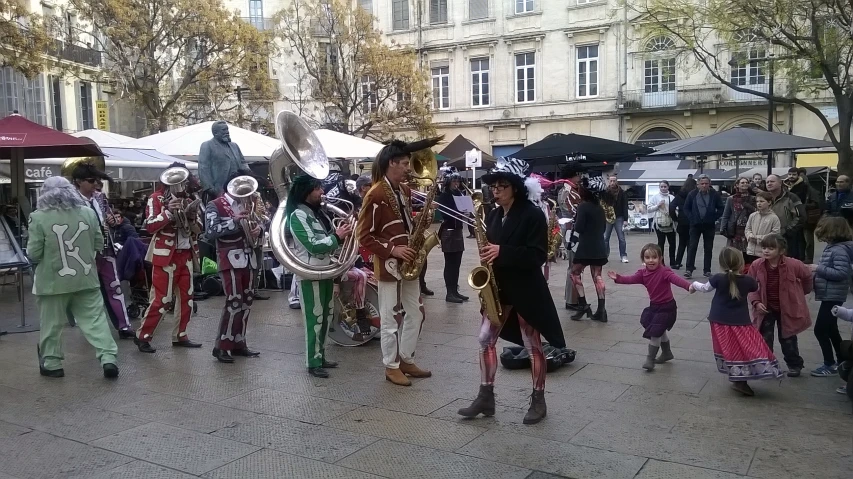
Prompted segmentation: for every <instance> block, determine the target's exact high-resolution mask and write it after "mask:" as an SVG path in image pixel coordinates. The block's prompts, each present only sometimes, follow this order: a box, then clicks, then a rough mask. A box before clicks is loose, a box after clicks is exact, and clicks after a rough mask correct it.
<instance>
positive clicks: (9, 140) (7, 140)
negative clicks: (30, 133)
mask: <svg viewBox="0 0 853 479" xmlns="http://www.w3.org/2000/svg"><path fill="white" fill-rule="evenodd" d="M26 139H27V134H26V133H3V134H0V145H21V144H23V143H24V140H26Z"/></svg>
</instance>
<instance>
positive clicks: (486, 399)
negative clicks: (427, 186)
mask: <svg viewBox="0 0 853 479" xmlns="http://www.w3.org/2000/svg"><path fill="white" fill-rule="evenodd" d="M527 169H528V165H527V163H525V162H524V161H521V160H517V159H512V160H509V161H507V162H503V163H499V165H498V167H497V168H495V169H493V170H492V171H491V172H489V173H488V174H487V175H484V176H483V182H484V183H486V184H488V185H489V188H490V189H491V190H492V192H493V193H494V197H495V203H496V204H497V208H495V209H494V210H492V212H491V213H489V215H488V216H487V217H486V221H485V232H486V239H487V242H486V243H485V244H483V245H482V246H481V247H480V261H481V263H486V264H488V265H490V266H491V269H492V272H493V274H494V279H495V282H496V285H497V286H498V287H499V291H498V299H497V301H498V302H499V306H500V311H501V313H500V316H501V318H500V321H498V322H493V321H491V320H490V318H489V311H488V309H489V308H487V307H484V313H483V317H482V319H481V322H480V336H479V341H480V378H481V380H480V392H479V394H478V396H477V399H475V400H474V402H473V403H472V404H471V406H469V407H467V408H463V409H460V410H459V414H460V415H462V416H465V417H475V416H477V415H478V414H483V415H485V416H491V415H494V413H495V396H494V382H495V373H496V371H497V352H496V350H495V344H496V343H497V340H498V335H500V337H502V338H503V339H505V340H507V341H510V342H513V343H516V344H523V345H524V347H525V348H527V350H528V352H529V354H530V362H531V371H532V375H533V394H532V401H531V405H530V409H529V410H528V411H527V414H526V415H525V416H524V424H535V423H537V422H539V421H541V420H542V419H543V418H544V417H545V415H546V412H547V411H546V407H545V372H546V368H547V365H546V359H545V353H544V351H543V348H542V340H541V337H543V336H544V338H545V339H546V340H547V341H548V342H549V343H551V345H553V346H555V347H556V348H558V349H562V348H565V346H566V340H565V338H564V337H563V330H562V329H561V328H560V321H559V318H558V317H557V309H556V308H555V307H554V300H553V299H552V298H551V293H550V291H549V290H548V284H547V283H546V281H545V276H544V275H543V273H542V265H543V264H544V263H545V261H546V258H547V249H548V232H547V219H546V217H545V215H543V214H542V210H540V209H539V208H538V207H537V206H536V205H534V204H533V202H532V201H531V199H530V198H529V197H528V193H529V192H528V186H527V185H526V184H525V178H526V176H527V175H526V173H527ZM532 181H536V180H535V179H532ZM484 306H485V305H484Z"/></svg>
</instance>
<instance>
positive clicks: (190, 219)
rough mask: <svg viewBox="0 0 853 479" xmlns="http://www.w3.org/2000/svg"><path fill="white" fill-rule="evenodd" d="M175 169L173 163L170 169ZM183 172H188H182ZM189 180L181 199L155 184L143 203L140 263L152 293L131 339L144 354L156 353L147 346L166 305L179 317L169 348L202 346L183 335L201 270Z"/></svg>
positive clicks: (197, 224)
mask: <svg viewBox="0 0 853 479" xmlns="http://www.w3.org/2000/svg"><path fill="white" fill-rule="evenodd" d="M180 166H182V165H181V164H179V163H178V164H173V165H170V167H169V168H174V167H180ZM173 171H174V173H170V174H174V175H176V178H180V174H181V172H179V170H173ZM184 172H186V173H188V171H187V170H184ZM194 181H196V179H195V177H193V176H192V174H189V175H187V179H186V180H185V183H184V185H183V188H184V191H183V192H181V193H180V194H178V193H175V194H173V193H172V192H171V191H170V190H169V187H168V186H167V185H165V184H164V183H160V185H159V188H158V189H157V191H155V192H154V193H153V194H152V195H151V198H150V199H149V200H148V214H147V219H146V220H145V229H146V231H148V233H149V234H151V236H152V238H151V242H150V243H149V245H148V252H147V253H146V255H145V261H147V262H149V263H151V291H150V293H149V303H148V309H147V310H146V311H145V314H144V316H143V319H142V324H140V326H139V330H137V332H136V338H135V339H134V342H135V343H136V347H137V349H139V351H140V352H143V353H149V354H150V353H154V352H155V351H156V349H154V348H153V347H152V346H151V340H152V339H153V338H154V331H155V330H156V329H157V326H158V325H159V324H160V321H162V320H163V315H164V314H165V311H166V308H167V307H168V306H169V305H174V313H175V316H176V317H177V318H178V322H177V324H176V325H175V328H174V329H173V330H172V346H173V347H176V348H200V347H201V343H198V342H195V341H192V340H190V338H189V335H188V333H187V328H188V327H189V324H190V319H191V318H192V313H193V292H194V290H193V288H194V284H193V274H194V273H195V272H196V271H200V269H201V267H200V264H199V261H200V260H199V253H198V235H199V234H201V220H200V219H199V215H198V214H199V208H198V207H195V208H193V207H192V206H191V205H192V201H193V200H194V199H195V198H194V197H193V196H192V194H191V193H189V191H190V189H191V188H190V186H189V185H190V183H192V182H194ZM181 210H183V216H184V217H185V218H186V220H187V223H188V224H187V225H185V226H180V225H179V224H178V221H179V220H178V217H177V215H178V214H179V212H180V211H181Z"/></svg>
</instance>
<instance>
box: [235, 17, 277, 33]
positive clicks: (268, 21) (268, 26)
mask: <svg viewBox="0 0 853 479" xmlns="http://www.w3.org/2000/svg"><path fill="white" fill-rule="evenodd" d="M240 19H241V20H243V21H244V22H246V23H248V24H249V25H252V26H253V27H255V28H257V29H258V30H260V31H265V30H272V29H273V28H275V24H274V22H273V19H272V18H270V17H240Z"/></svg>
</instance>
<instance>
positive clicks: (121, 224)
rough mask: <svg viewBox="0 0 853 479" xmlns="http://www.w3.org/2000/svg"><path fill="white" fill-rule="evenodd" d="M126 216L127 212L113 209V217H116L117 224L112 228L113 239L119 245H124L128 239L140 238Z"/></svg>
mask: <svg viewBox="0 0 853 479" xmlns="http://www.w3.org/2000/svg"><path fill="white" fill-rule="evenodd" d="M126 214H127V213H126V212H125V210H122V209H120V208H113V215H115V224H114V225H113V226H112V230H113V238H114V239H115V242H116V243H119V244H124V243H125V242H126V241H127V239H128V238H139V233H138V232H137V231H136V228H135V227H134V226H133V223H132V222H131V221H130V219H129V218H128V217H127V216H126Z"/></svg>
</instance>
